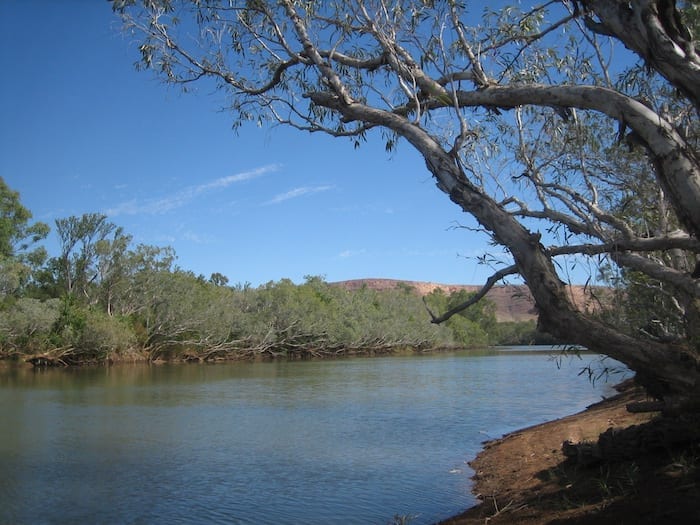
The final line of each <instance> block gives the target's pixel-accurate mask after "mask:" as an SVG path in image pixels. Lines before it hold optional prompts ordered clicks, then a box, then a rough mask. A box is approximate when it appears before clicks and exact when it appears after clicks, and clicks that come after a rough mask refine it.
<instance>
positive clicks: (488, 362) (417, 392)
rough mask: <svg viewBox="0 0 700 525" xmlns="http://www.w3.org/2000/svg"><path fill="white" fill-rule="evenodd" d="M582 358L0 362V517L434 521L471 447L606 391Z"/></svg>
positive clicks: (447, 509)
mask: <svg viewBox="0 0 700 525" xmlns="http://www.w3.org/2000/svg"><path fill="white" fill-rule="evenodd" d="M595 360H596V356H593V355H583V356H582V359H564V360H563V361H561V362H560V363H557V362H555V361H554V360H553V359H552V351H551V350H550V349H547V350H546V351H536V350H533V349H521V348H506V349H499V350H487V351H481V352H450V353H435V354H427V355H420V356H405V357H387V358H353V359H341V360H329V361H303V362H298V361H292V362H282V361H277V362H265V363H226V364H215V365H184V364H177V365H160V366H148V365H119V366H113V367H106V368H82V369H68V370H65V369H60V370H58V369H49V370H33V369H27V368H13V367H9V368H2V369H0V429H1V430H0V523H2V524H32V525H38V524H73V523H75V524H79V523H80V524H82V523H91V524H177V523H183V524H190V523H221V524H256V525H257V524H263V523H270V524H273V523H274V524H332V523H343V524H346V523H357V524H377V525H385V524H387V523H392V522H393V520H394V517H395V516H400V517H410V518H411V519H410V523H411V524H412V525H416V524H427V523H434V522H435V521H437V520H440V519H445V518H447V517H449V516H451V515H453V514H456V513H458V512H459V511H461V510H463V509H465V508H468V507H470V506H472V505H474V504H475V503H476V501H475V499H474V497H473V496H472V495H471V493H470V487H471V481H470V477H471V475H472V474H473V473H472V471H471V470H470V469H469V467H468V465H467V464H466V461H468V460H469V459H471V458H473V457H474V455H475V454H476V453H477V452H478V451H479V449H480V444H481V442H482V441H484V440H486V439H489V438H495V437H499V436H500V435H502V434H503V433H505V432H508V431H511V430H514V429H517V428H521V427H523V426H527V425H531V424H535V423H538V422H543V421H546V420H549V419H553V418H557V417H561V416H564V415H567V414H570V413H572V412H575V411H579V410H581V409H583V408H585V407H586V406H587V405H589V404H591V403H593V402H595V401H598V400H600V398H601V396H603V395H609V394H610V393H611V391H612V389H611V384H610V383H608V384H606V383H605V382H604V381H603V380H600V381H598V382H596V383H595V384H591V382H590V381H589V380H588V378H587V375H586V374H583V375H579V372H580V371H581V369H582V368H583V367H584V366H586V365H587V364H588V363H590V362H595ZM606 364H607V365H608V366H610V365H611V363H610V362H606ZM617 379H620V378H619V377H616V380H617Z"/></svg>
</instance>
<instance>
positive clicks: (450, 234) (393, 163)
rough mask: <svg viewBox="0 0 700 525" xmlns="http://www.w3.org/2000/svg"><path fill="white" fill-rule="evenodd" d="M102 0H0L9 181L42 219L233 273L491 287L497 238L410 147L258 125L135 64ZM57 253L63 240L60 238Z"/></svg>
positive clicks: (238, 279) (3, 160)
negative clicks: (119, 234) (87, 223)
mask: <svg viewBox="0 0 700 525" xmlns="http://www.w3.org/2000/svg"><path fill="white" fill-rule="evenodd" d="M119 28H120V22H119V20H118V19H116V17H115V16H114V15H113V14H112V12H111V8H110V4H108V3H107V2H105V1H95V0H73V1H65V2H55V1H48V0H46V1H41V0H2V1H0V67H1V68H2V78H3V81H2V82H0V118H1V120H0V122H1V124H0V144H2V152H1V153H2V154H1V155H0V176H2V177H3V178H4V179H5V181H6V183H7V184H8V185H9V186H10V187H11V188H12V189H14V190H16V191H19V192H20V196H21V199H22V202H23V204H24V205H25V206H26V207H27V208H29V209H30V210H31V211H32V213H33V214H34V218H35V219H36V220H40V221H44V222H46V223H48V224H49V225H51V226H53V224H54V220H55V219H57V218H62V217H67V216H70V215H81V214H83V213H86V212H102V213H105V214H107V215H108V216H109V218H110V220H111V221H112V222H114V223H116V224H117V225H119V226H123V227H124V229H125V230H126V232H128V233H130V234H131V235H133V237H134V241H135V242H137V243H145V244H151V245H158V246H165V245H169V246H172V247H173V248H174V249H175V251H176V253H177V255H178V261H177V263H178V265H179V266H181V267H182V268H184V269H188V270H192V271H193V272H195V273H197V274H199V273H201V274H204V275H205V276H207V277H208V276H209V275H210V274H211V273H213V272H220V273H222V274H224V275H226V276H227V277H229V279H230V281H231V282H232V283H245V282H249V283H251V284H253V285H255V286H257V285H259V284H262V283H265V282H267V281H270V280H275V281H276V280H279V279H282V278H290V279H292V280H293V281H295V282H301V281H303V276H304V275H322V276H324V277H325V278H326V279H327V280H328V281H338V280H344V279H355V278H363V277H384V278H395V279H409V280H421V281H433V282H443V283H466V284H478V283H480V282H482V281H483V280H484V279H485V278H486V277H487V276H488V275H489V273H490V271H489V269H488V268H485V267H482V266H478V265H477V264H476V261H475V260H473V257H474V256H476V255H479V254H481V253H483V251H484V250H485V249H486V238H485V237H484V236H482V235H478V234H475V233H473V232H469V231H467V230H464V229H454V228H452V227H453V226H454V225H455V221H459V222H460V223H462V224H472V223H471V221H470V219H469V218H468V217H467V216H465V215H464V214H463V213H461V212H460V210H459V209H458V208H457V207H456V206H455V205H454V204H452V203H451V202H450V201H449V199H448V198H447V197H446V196H445V195H444V194H442V193H441V192H440V191H439V190H438V189H437V188H436V187H435V185H434V184H433V182H432V180H431V179H430V177H429V174H428V172H427V170H426V169H425V165H424V163H423V160H422V159H421V158H420V157H419V156H418V155H416V154H415V153H414V152H413V151H412V149H411V148H410V147H409V146H408V145H407V144H405V143H404V144H401V145H400V146H399V149H398V151H397V152H396V153H394V154H393V155H388V154H387V153H386V152H385V151H384V145H383V143H381V141H375V142H371V141H370V142H368V143H367V144H366V145H364V146H363V147H361V148H360V149H358V150H356V149H354V148H353V146H352V144H351V143H350V142H349V141H347V140H344V139H332V138H330V137H325V136H322V135H320V134H314V135H309V134H305V133H302V132H299V131H295V130H291V129H284V128H274V129H261V128H257V127H255V126H247V127H244V128H243V129H241V130H239V132H238V133H234V132H233V131H232V129H231V122H232V121H231V116H230V115H227V114H226V113H224V112H222V111H220V108H221V107H222V105H223V103H224V100H223V98H222V95H221V94H218V93H217V94H212V93H209V92H207V91H206V87H204V86H202V88H201V89H202V91H198V92H195V93H188V94H181V93H180V92H179V91H178V90H176V89H174V88H168V87H166V86H165V85H163V84H161V83H159V82H158V81H157V80H155V79H154V78H153V77H152V76H151V75H150V74H149V73H138V72H136V71H135V70H134V67H133V64H134V62H135V61H136V60H137V58H138V51H137V49H136V45H135V43H134V42H131V41H130V40H129V39H128V38H127V37H125V36H124V35H123V34H122V33H121V32H120V29H119ZM47 248H48V249H49V251H50V252H52V253H53V254H55V253H56V240H55V238H54V237H53V235H52V238H51V239H50V240H49V241H48V242H47Z"/></svg>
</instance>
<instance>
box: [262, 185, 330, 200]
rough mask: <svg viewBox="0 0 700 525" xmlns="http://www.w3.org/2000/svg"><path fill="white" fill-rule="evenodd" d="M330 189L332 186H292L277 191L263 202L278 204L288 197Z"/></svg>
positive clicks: (293, 197)
mask: <svg viewBox="0 0 700 525" xmlns="http://www.w3.org/2000/svg"><path fill="white" fill-rule="evenodd" d="M331 189H333V186H302V187H301V188H294V189H293V190H289V191H287V192H285V193H279V194H277V195H275V196H274V197H272V199H270V200H269V201H267V202H266V203H265V204H279V203H280V202H284V201H288V200H290V199H296V198H298V197H302V196H304V195H311V194H313V193H320V192H322V191H328V190H331Z"/></svg>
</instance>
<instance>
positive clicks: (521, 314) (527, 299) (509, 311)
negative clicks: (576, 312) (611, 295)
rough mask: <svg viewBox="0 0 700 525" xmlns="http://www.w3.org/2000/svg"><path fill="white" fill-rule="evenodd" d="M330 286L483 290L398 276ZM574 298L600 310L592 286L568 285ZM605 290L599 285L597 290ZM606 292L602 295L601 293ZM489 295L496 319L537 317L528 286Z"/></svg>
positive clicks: (426, 291)
mask: <svg viewBox="0 0 700 525" xmlns="http://www.w3.org/2000/svg"><path fill="white" fill-rule="evenodd" d="M329 284H330V285H331V286H339V287H342V288H345V289H347V290H358V289H360V288H362V287H367V288H369V289H372V290H392V289H394V288H398V287H399V286H409V287H410V288H412V289H414V290H415V291H416V293H418V294H420V295H427V294H429V293H430V292H432V291H433V290H435V289H436V288H439V289H440V290H442V291H444V292H445V293H446V294H450V293H452V292H457V291H459V290H466V291H468V292H476V291H478V290H480V289H481V286H479V285H471V284H442V283H431V282H423V281H402V280H399V279H352V280H349V281H338V282H334V283H329ZM568 289H569V291H570V293H571V297H572V299H573V301H574V303H575V304H576V305H578V307H579V308H582V307H583V308H584V309H586V310H593V311H595V310H599V309H600V303H599V302H598V300H597V299H596V298H594V297H592V295H591V293H590V288H586V287H584V286H578V285H574V286H569V287H568ZM599 290H602V289H601V288H596V291H599ZM601 295H603V294H601ZM486 298H487V299H490V300H491V301H493V302H494V303H495V305H496V319H497V320H498V321H499V322H507V321H531V320H536V319H537V307H536V306H535V301H534V300H533V298H532V294H531V293H530V290H529V289H528V287H527V286H525V285H500V286H494V287H493V288H491V290H489V292H488V293H487V294H486Z"/></svg>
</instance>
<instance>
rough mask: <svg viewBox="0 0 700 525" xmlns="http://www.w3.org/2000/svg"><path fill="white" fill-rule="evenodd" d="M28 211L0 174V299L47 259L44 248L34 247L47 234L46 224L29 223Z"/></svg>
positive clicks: (21, 284)
mask: <svg viewBox="0 0 700 525" xmlns="http://www.w3.org/2000/svg"><path fill="white" fill-rule="evenodd" d="M31 218H32V214H31V212H30V211H29V210H28V209H27V208H25V207H24V206H23V205H22V203H21V202H20V199H19V194H18V193H17V192H15V191H12V190H11V189H10V188H9V187H8V186H7V184H5V181H4V179H3V178H2V177H0V298H1V297H3V296H7V295H10V294H16V293H17V292H18V291H19V290H20V289H21V288H22V287H23V286H24V285H26V283H27V282H28V281H29V280H30V278H31V274H32V272H33V271H35V270H36V268H37V267H39V266H40V265H41V264H43V262H44V261H45V259H46V250H45V249H44V248H42V247H36V246H34V245H35V244H36V243H37V242H39V241H41V240H43V239H44V238H45V237H46V236H47V235H48V233H49V227H48V226H47V225H46V224H44V223H42V222H36V223H33V224H31V223H30V219H31Z"/></svg>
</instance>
